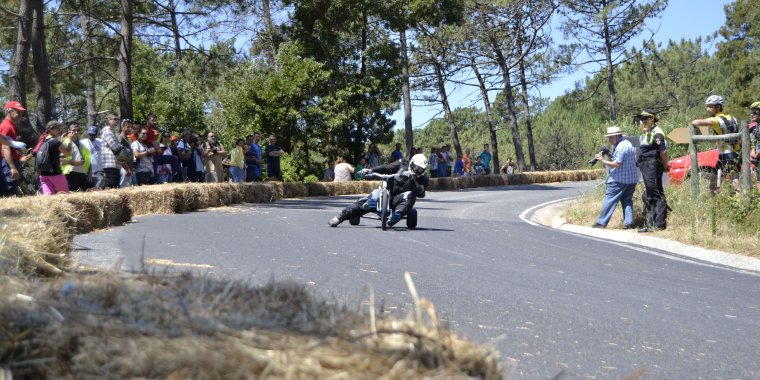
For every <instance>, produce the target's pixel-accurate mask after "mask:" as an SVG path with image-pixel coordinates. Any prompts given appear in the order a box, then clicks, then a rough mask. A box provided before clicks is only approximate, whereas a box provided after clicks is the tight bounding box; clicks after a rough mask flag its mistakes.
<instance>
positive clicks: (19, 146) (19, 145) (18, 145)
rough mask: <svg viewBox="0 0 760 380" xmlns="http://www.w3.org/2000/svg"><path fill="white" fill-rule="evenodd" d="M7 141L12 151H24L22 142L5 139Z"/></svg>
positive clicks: (24, 147)
mask: <svg viewBox="0 0 760 380" xmlns="http://www.w3.org/2000/svg"><path fill="white" fill-rule="evenodd" d="M6 138H7V139H8V142H9V143H10V144H9V145H10V146H11V148H13V149H26V144H25V143H24V142H22V141H16V140H14V139H12V138H10V137H6Z"/></svg>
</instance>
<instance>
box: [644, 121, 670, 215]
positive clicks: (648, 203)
mask: <svg viewBox="0 0 760 380" xmlns="http://www.w3.org/2000/svg"><path fill="white" fill-rule="evenodd" d="M639 149H640V153H639V160H638V163H637V165H638V167H639V170H640V171H641V177H642V178H643V179H644V188H645V191H644V193H643V194H642V201H643V202H644V215H646V227H648V228H658V229H665V227H666V226H667V221H666V220H667V217H668V204H667V201H666V200H665V190H664V188H663V185H662V174H663V171H664V169H665V164H664V163H663V162H662V161H661V160H660V152H663V151H666V150H667V149H668V148H667V145H666V144H665V136H664V133H663V132H662V130H661V129H660V128H658V127H657V126H653V127H652V129H651V130H650V131H649V132H647V133H645V134H644V135H643V136H641V140H640V144H639Z"/></svg>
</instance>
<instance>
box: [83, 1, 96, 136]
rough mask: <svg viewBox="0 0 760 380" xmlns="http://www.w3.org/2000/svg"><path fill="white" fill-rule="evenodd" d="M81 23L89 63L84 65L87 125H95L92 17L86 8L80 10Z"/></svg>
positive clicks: (85, 53)
mask: <svg viewBox="0 0 760 380" xmlns="http://www.w3.org/2000/svg"><path fill="white" fill-rule="evenodd" d="M79 24H80V25H81V26H82V48H83V49H84V56H85V59H86V60H87V63H86V64H85V66H84V70H85V71H84V77H85V79H84V81H85V95H86V98H85V101H86V102H87V126H90V125H95V119H96V117H97V115H98V111H97V106H96V101H95V70H94V69H93V65H94V63H93V57H94V54H93V52H92V41H91V40H90V37H91V36H90V18H89V17H88V16H87V13H86V12H85V11H84V10H80V11H79Z"/></svg>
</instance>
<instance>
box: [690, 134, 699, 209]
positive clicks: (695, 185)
mask: <svg viewBox="0 0 760 380" xmlns="http://www.w3.org/2000/svg"><path fill="white" fill-rule="evenodd" d="M689 154H690V155H691V198H692V199H693V200H695V201H696V200H697V198H699V162H697V146H696V144H694V126H693V125H690V126H689Z"/></svg>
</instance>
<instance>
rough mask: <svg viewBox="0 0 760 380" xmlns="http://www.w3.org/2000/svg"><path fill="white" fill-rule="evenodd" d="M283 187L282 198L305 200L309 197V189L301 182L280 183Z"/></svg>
mask: <svg viewBox="0 0 760 380" xmlns="http://www.w3.org/2000/svg"><path fill="white" fill-rule="evenodd" d="M278 185H281V186H282V198H304V197H308V196H309V187H308V184H306V183H301V182H279V183H278Z"/></svg>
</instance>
